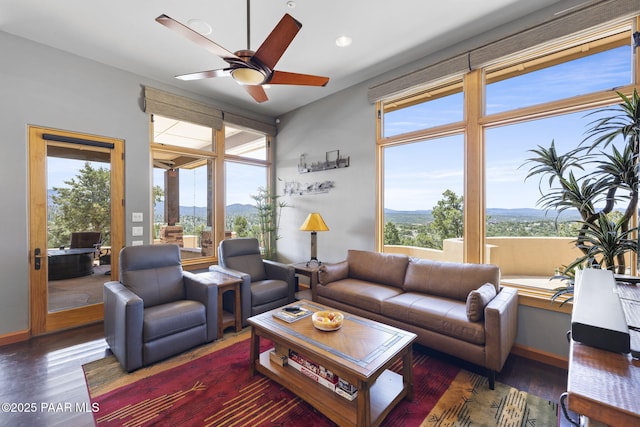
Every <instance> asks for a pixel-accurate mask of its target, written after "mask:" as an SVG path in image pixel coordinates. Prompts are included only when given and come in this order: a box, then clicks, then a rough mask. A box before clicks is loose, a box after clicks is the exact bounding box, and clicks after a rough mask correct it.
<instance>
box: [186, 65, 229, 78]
mask: <svg viewBox="0 0 640 427" xmlns="http://www.w3.org/2000/svg"><path fill="white" fill-rule="evenodd" d="M230 75H231V68H223V69H219V70H209V71H198V72H197V73H189V74H180V75H177V76H176V79H180V80H200V79H210V78H212V77H228V76H230Z"/></svg>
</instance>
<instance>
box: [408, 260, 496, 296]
mask: <svg viewBox="0 0 640 427" xmlns="http://www.w3.org/2000/svg"><path fill="white" fill-rule="evenodd" d="M499 282H500V269H499V268H498V266H497V265H492V264H470V263H458V262H442V261H433V260H428V259H411V261H410V262H409V265H408V267H407V274H406V277H405V280H404V285H403V288H404V290H405V291H407V292H421V293H426V294H430V295H436V296H440V297H445V298H453V299H456V300H459V301H466V300H467V295H469V292H471V291H474V290H476V289H478V288H479V287H480V286H482V285H483V284H485V283H491V284H493V285H494V286H495V288H496V292H497V291H498V286H499Z"/></svg>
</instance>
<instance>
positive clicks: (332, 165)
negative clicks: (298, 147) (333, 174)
mask: <svg viewBox="0 0 640 427" xmlns="http://www.w3.org/2000/svg"><path fill="white" fill-rule="evenodd" d="M349 159H350V158H349V156H347V157H344V156H341V155H340V150H333V151H327V152H326V153H325V160H324V161H319V162H313V163H311V164H309V163H307V158H306V154H301V155H300V161H299V162H298V172H300V173H307V172H318V171H325V170H329V169H338V168H347V167H349Z"/></svg>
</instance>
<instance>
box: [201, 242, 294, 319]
mask: <svg viewBox="0 0 640 427" xmlns="http://www.w3.org/2000/svg"><path fill="white" fill-rule="evenodd" d="M218 263H219V265H213V266H211V267H209V269H210V270H213V271H221V272H223V273H226V274H229V275H231V276H234V277H238V278H240V279H242V284H241V285H240V296H241V301H242V326H247V324H248V323H247V319H248V318H249V317H251V316H255V315H256V314H260V313H264V312H265V311H269V310H272V309H274V308H277V307H282V306H283V305H285V304H288V303H290V302H293V301H295V269H294V268H293V266H291V265H288V264H283V263H279V262H275V261H269V260H264V259H262V256H261V255H260V245H259V243H258V239H256V238H240V239H227V240H223V241H222V242H220V245H219V246H218ZM224 297H225V301H224V304H225V306H227V305H230V306H231V307H232V305H231V303H232V301H227V300H226V298H227V295H226V294H225V295H224Z"/></svg>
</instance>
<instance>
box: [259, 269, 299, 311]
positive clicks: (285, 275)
mask: <svg viewBox="0 0 640 427" xmlns="http://www.w3.org/2000/svg"><path fill="white" fill-rule="evenodd" d="M262 262H263V263H264V270H265V273H266V274H267V279H273V280H283V281H285V282H287V285H289V286H288V289H289V292H288V298H289V301H290V302H291V301H293V300H295V295H296V269H295V268H294V267H293V266H292V265H291V264H284V263H281V262H276V261H270V260H266V259H265V260H263V261H262Z"/></svg>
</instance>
